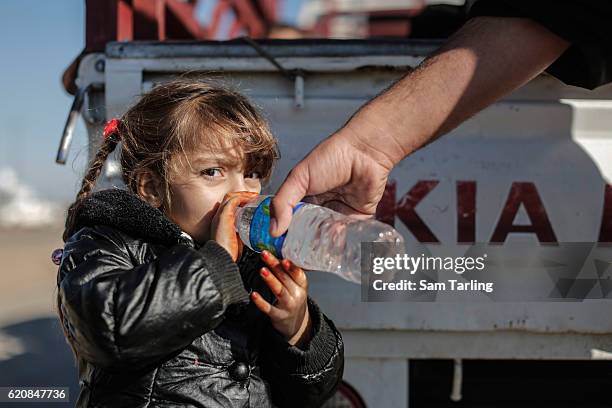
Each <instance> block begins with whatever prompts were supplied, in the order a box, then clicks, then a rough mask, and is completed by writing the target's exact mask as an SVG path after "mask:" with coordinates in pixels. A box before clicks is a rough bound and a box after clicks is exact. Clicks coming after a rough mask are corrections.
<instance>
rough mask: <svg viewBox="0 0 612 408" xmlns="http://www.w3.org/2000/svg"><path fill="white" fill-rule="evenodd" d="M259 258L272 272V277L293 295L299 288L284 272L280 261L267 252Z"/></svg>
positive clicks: (263, 252)
mask: <svg viewBox="0 0 612 408" xmlns="http://www.w3.org/2000/svg"><path fill="white" fill-rule="evenodd" d="M261 256H262V258H263V261H264V262H265V263H266V265H268V268H270V270H272V272H273V273H274V275H275V276H276V277H277V278H278V280H279V281H281V283H282V284H283V285H284V286H285V287H286V288H287V290H289V291H290V292H291V293H295V291H296V290H297V289H299V287H298V286H297V284H296V283H295V282H294V281H293V279H292V278H291V276H289V274H288V273H287V272H286V271H285V269H284V268H283V266H282V265H281V263H280V261H279V260H278V259H277V258H276V257H275V256H274V255H272V253H270V252H269V251H262V253H261Z"/></svg>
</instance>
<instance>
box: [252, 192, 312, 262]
mask: <svg viewBox="0 0 612 408" xmlns="http://www.w3.org/2000/svg"><path fill="white" fill-rule="evenodd" d="M271 200H272V197H266V198H265V199H264V200H263V201H262V202H261V203H259V205H258V206H257V208H256V209H255V212H254V213H253V218H252V219H251V228H250V232H249V241H250V242H251V248H253V249H254V250H256V251H258V252H261V251H263V250H264V249H265V250H267V251H270V253H272V254H273V255H274V256H275V257H277V258H279V259H282V258H283V253H282V249H283V243H284V242H285V237H286V236H287V233H286V232H285V233H284V234H283V235H281V236H280V237H273V236H271V235H270V201H271ZM303 205H304V203H302V202H299V203H298V204H297V205H296V206H295V207H293V214H295V212H296V211H297V210H299V209H300V208H301V207H302V206H303Z"/></svg>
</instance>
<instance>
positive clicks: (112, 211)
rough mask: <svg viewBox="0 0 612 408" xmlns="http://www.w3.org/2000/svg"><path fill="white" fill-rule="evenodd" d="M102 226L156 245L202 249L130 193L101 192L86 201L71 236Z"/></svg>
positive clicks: (109, 190)
mask: <svg viewBox="0 0 612 408" xmlns="http://www.w3.org/2000/svg"><path fill="white" fill-rule="evenodd" d="M100 224H102V225H107V226H110V227H113V228H116V229H118V230H120V231H122V232H125V233H126V234H128V235H131V236H133V237H138V238H142V239H144V240H146V241H149V242H153V243H159V244H164V245H173V244H177V243H187V244H190V245H192V246H195V247H199V245H198V244H197V243H195V242H194V240H193V239H192V238H191V237H190V236H189V235H188V234H187V233H185V232H183V231H182V230H181V228H180V227H179V226H178V225H176V224H175V223H174V222H172V221H171V220H170V219H168V218H167V217H166V216H165V215H164V213H162V212H161V211H160V210H159V209H157V208H155V207H153V206H151V205H150V204H149V203H147V202H146V201H144V200H143V199H142V198H140V197H139V196H138V195H137V194H134V193H132V192H131V191H128V190H122V189H118V188H112V189H108V190H100V191H96V192H94V193H92V194H91V195H89V196H88V197H86V198H85V199H83V201H82V202H81V204H80V205H79V206H78V208H77V209H76V215H75V223H74V227H73V228H72V230H71V231H70V232H69V235H72V234H74V233H75V232H77V231H78V230H79V229H81V228H83V227H93V226H95V225H100Z"/></svg>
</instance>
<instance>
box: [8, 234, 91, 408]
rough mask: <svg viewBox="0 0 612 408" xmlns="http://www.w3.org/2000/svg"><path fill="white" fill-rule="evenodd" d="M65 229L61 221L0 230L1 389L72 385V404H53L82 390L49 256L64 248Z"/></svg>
mask: <svg viewBox="0 0 612 408" xmlns="http://www.w3.org/2000/svg"><path fill="white" fill-rule="evenodd" d="M61 233H62V228H61V226H59V225H58V226H56V227H50V228H45V229H34V230H19V229H8V230H7V229H0V387H6V386H57V387H59V386H61V387H70V401H71V403H70V404H59V403H54V404H51V405H50V406H53V407H62V406H74V402H75V401H76V397H77V395H78V389H79V388H78V379H77V371H76V367H75V365H74V363H73V359H72V354H71V352H70V348H69V346H68V344H67V343H66V342H65V340H64V336H63V334H62V332H61V329H60V326H59V324H58V320H57V318H56V315H55V310H54V299H55V294H56V273H57V266H55V265H54V264H53V263H52V262H51V259H50V254H51V252H52V251H53V249H55V248H58V247H62V246H63V243H62V240H61ZM0 405H1V404H0ZM43 405H48V404H41V403H36V404H26V403H20V404H10V406H19V407H28V406H31V407H37V408H40V407H41V406H43Z"/></svg>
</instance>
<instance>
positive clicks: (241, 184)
mask: <svg viewBox="0 0 612 408" xmlns="http://www.w3.org/2000/svg"><path fill="white" fill-rule="evenodd" d="M232 191H249V192H257V190H256V189H254V188H253V187H252V186H251V187H249V186H248V185H247V183H246V182H245V180H244V176H240V177H236V178H235V181H234V185H233V186H232Z"/></svg>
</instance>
